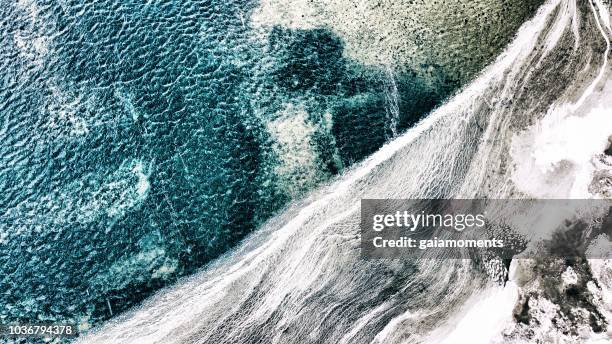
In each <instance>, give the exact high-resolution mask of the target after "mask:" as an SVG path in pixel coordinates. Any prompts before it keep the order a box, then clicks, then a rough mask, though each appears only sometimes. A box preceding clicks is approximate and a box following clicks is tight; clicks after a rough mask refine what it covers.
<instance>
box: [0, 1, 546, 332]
mask: <svg viewBox="0 0 612 344" xmlns="http://www.w3.org/2000/svg"><path fill="white" fill-rule="evenodd" d="M539 3H540V1H503V2H497V1H452V2H448V1H443V2H439V3H436V4H429V3H428V4H425V2H411V1H406V2H384V1H383V2H379V3H378V5H376V6H374V5H371V6H370V5H368V6H365V5H363V4H361V5H360V6H358V9H355V10H354V11H353V10H352V9H351V8H352V6H353V5H352V2H344V1H332V2H331V5H329V6H327V5H326V6H327V7H325V6H323V5H321V4H318V3H317V2H312V3H310V4H307V5H304V4H303V1H296V2H291V1H262V2H261V3H259V2H251V1H225V0H224V1H194V0H189V1H149V2H137V1H118V0H108V1H105V0H96V1H70V0H61V1H39V0H19V1H8V0H4V1H0V64H1V65H0V68H1V70H2V76H1V77H0V82H1V87H0V290H2V292H1V293H0V321H2V322H8V321H35V320H70V321H75V322H77V323H79V324H81V325H82V326H83V328H87V327H88V326H90V325H91V324H94V323H96V322H98V321H100V320H103V319H108V318H110V317H112V316H113V315H116V314H117V313H120V312H122V311H123V310H125V309H127V308H129V307H130V306H132V305H134V304H135V303H138V302H139V301H141V300H142V299H144V298H145V297H146V296H148V295H150V294H151V293H152V292H153V291H155V290H157V289H159V288H160V287H162V286H165V285H168V284H170V283H171V282H173V281H174V280H175V279H176V278H177V277H180V276H184V275H187V274H190V273H192V272H194V271H195V270H196V269H198V268H199V267H201V266H203V265H204V264H206V263H207V262H209V261H210V260H211V259H214V258H215V257H217V256H219V255H220V254H221V253H223V252H226V251H227V250H228V249H229V248H231V247H233V246H234V245H235V244H236V242H237V241H238V240H240V239H242V238H243V237H244V236H245V235H246V234H247V233H249V232H251V231H252V230H254V229H255V228H257V227H258V226H259V225H260V224H261V223H263V221H265V220H266V219H268V218H269V217H270V216H271V215H272V214H274V213H276V212H277V211H278V210H279V209H281V208H282V207H283V206H285V205H286V204H287V202H289V201H290V200H292V199H295V198H296V197H299V196H300V195H302V194H304V193H305V192H307V191H308V190H311V189H313V188H314V187H315V186H316V185H319V184H321V183H322V182H325V181H327V180H329V179H330V178H331V177H332V176H334V175H336V174H338V173H339V172H341V171H343V170H344V169H346V168H347V167H348V166H350V165H351V164H353V163H354V162H357V161H360V160H362V159H363V158H364V157H366V156H368V155H369V154H371V153H373V152H374V151H376V150H377V149H378V148H379V147H380V146H381V145H382V144H383V143H384V142H386V141H388V140H389V139H391V138H392V137H394V136H395V135H397V134H398V133H399V132H401V131H402V130H404V129H405V128H407V127H409V126H410V125H411V124H413V123H414V122H415V121H416V120H417V119H419V118H421V117H422V116H423V115H424V114H426V113H427V112H428V111H429V110H431V109H432V108H433V107H435V106H436V105H438V104H439V103H440V102H441V101H442V100H443V99H445V98H446V97H447V96H448V95H449V94H451V93H452V92H454V91H455V90H457V88H458V87H460V86H461V85H463V84H464V83H465V82H467V81H468V80H470V79H472V78H473V77H474V76H475V75H476V74H477V73H478V71H479V70H481V69H482V68H483V67H484V66H485V65H486V64H487V63H489V62H491V61H492V60H493V59H494V58H495V56H496V54H498V53H499V52H500V50H501V49H502V48H503V47H504V46H505V44H506V43H507V42H508V41H510V39H511V38H512V36H513V34H514V31H515V30H516V29H517V28H518V26H519V25H520V24H521V23H522V22H523V21H524V20H525V19H526V18H528V17H529V16H530V15H532V14H533V12H534V10H535V8H536V7H537V5H538V4H539ZM449 4H450V5H449ZM300 6H301V7H300ZM304 6H306V7H304ZM321 6H323V7H321ZM364 6H365V7H364ZM287 8H291V9H294V10H295V11H303V12H302V14H303V15H299V16H298V18H301V19H299V20H293V19H292V15H295V13H289V14H286V13H283V11H285V10H286V9H287ZM337 13H343V15H342V16H339V15H337ZM500 13H505V14H507V15H504V16H501V15H500ZM355 18H361V19H360V20H356V19H355ZM364 21H365V22H364ZM367 27H370V28H371V30H369V31H368V30H366V29H367ZM364 34H365V35H366V36H367V37H365V36H364V37H362V36H361V35H364ZM385 40H386V41H385ZM360 42H366V43H367V45H364V44H362V43H360ZM373 42H376V44H374V43H373ZM393 52H396V53H393ZM376 56H379V57H380V58H375V57H376Z"/></svg>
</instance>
